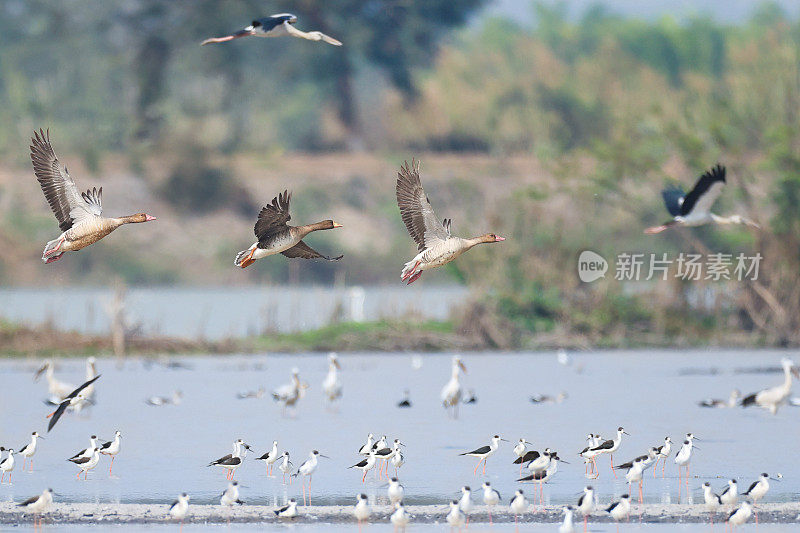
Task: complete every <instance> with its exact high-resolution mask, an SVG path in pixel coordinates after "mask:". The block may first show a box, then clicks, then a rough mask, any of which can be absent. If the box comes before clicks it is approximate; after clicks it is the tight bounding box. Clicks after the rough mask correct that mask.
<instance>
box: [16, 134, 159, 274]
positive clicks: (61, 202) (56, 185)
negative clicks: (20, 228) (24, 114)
mask: <svg viewBox="0 0 800 533" xmlns="http://www.w3.org/2000/svg"><path fill="white" fill-rule="evenodd" d="M30 148H31V162H32V163H33V172H34V174H36V179H37V180H38V181H39V185H40V186H41V187H42V192H43V193H44V196H45V198H46V199H47V203H48V204H50V209H52V210H53V214H54V215H55V217H56V219H57V220H58V227H59V228H60V229H61V231H63V233H62V234H61V235H60V236H59V237H58V238H57V239H53V240H52V241H50V242H48V243H47V245H46V246H45V249H44V252H43V253H42V261H44V262H45V263H52V262H54V261H58V260H59V259H61V255H62V254H63V253H64V252H71V251H77V250H81V249H83V248H86V247H87V246H89V245H91V244H94V243H96V242H97V241H99V240H100V239H102V238H103V237H105V236H106V235H108V234H109V233H111V232H112V231H114V230H115V229H117V228H118V227H120V226H122V225H123V224H134V223H139V222H149V221H151V220H155V219H156V217H152V216H150V215H148V214H146V213H139V214H136V215H129V216H125V217H119V218H107V217H104V216H102V212H103V188H102V187H100V188H99V189H97V188H95V187H93V188H91V189H89V190H87V191H86V192H84V193H79V192H78V188H77V186H76V185H75V182H74V181H73V179H72V177H71V176H70V175H69V172H68V171H67V168H66V167H62V166H61V163H60V162H59V161H58V158H57V157H56V154H55V152H54V151H53V147H52V145H51V144H50V130H48V131H47V132H46V133H45V132H44V131H42V130H41V129H40V130H39V131H38V132H34V136H33V137H32V138H31V147H30Z"/></svg>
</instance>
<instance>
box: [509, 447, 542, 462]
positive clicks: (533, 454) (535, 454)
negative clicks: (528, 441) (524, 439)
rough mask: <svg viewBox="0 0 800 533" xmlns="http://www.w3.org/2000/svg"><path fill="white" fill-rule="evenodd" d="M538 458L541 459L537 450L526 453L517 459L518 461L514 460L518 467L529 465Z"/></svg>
mask: <svg viewBox="0 0 800 533" xmlns="http://www.w3.org/2000/svg"><path fill="white" fill-rule="evenodd" d="M538 458H539V452H537V451H535V450H530V451H527V452H525V455H523V456H522V457H517V458H516V459H514V464H515V465H518V464H520V463H529V462H531V461H533V460H535V459H538Z"/></svg>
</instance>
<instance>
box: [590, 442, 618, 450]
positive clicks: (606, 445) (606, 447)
mask: <svg viewBox="0 0 800 533" xmlns="http://www.w3.org/2000/svg"><path fill="white" fill-rule="evenodd" d="M613 447H614V441H613V440H607V441H605V442H603V443H601V444H600V445H599V446H595V447H594V448H592V451H599V450H610V449H611V448H613Z"/></svg>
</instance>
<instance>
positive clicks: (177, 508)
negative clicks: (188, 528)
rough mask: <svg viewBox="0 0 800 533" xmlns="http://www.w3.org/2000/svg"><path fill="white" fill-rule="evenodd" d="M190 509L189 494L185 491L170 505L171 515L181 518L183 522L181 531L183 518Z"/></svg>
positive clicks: (177, 518)
mask: <svg viewBox="0 0 800 533" xmlns="http://www.w3.org/2000/svg"><path fill="white" fill-rule="evenodd" d="M188 511H189V495H188V494H186V493H185V492H184V493H183V494H181V495H180V496H178V499H177V500H175V501H174V502H172V505H170V506H169V515H170V516H171V517H172V518H174V519H176V520H179V521H180V523H181V527H180V531H183V519H184V518H186V513H187V512H188Z"/></svg>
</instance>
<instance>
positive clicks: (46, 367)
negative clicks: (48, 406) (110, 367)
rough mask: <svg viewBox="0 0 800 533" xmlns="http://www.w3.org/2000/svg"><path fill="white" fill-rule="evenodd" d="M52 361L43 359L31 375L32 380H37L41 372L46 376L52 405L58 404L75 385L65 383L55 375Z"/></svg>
mask: <svg viewBox="0 0 800 533" xmlns="http://www.w3.org/2000/svg"><path fill="white" fill-rule="evenodd" d="M54 369H55V367H54V364H53V361H45V362H44V364H43V365H42V366H41V367H40V368H39V370H37V371H36V374H34V376H33V380H34V381H38V380H39V378H40V377H41V376H42V374H44V375H45V377H46V378H47V392H48V394H49V395H50V398H49V401H50V402H51V403H52V404H53V405H58V404H59V403H61V401H62V400H63V399H64V398H65V397H66V396H67V394H69V393H70V392H72V391H73V390H75V385H72V384H70V383H65V382H63V381H61V380H59V379H58V378H56V377H55V374H54Z"/></svg>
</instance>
